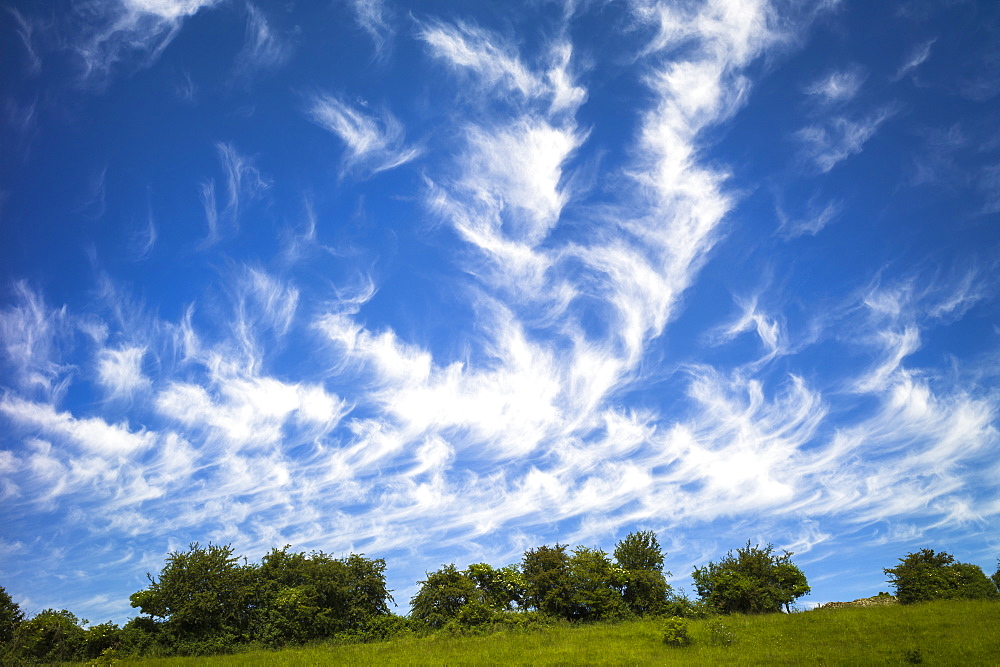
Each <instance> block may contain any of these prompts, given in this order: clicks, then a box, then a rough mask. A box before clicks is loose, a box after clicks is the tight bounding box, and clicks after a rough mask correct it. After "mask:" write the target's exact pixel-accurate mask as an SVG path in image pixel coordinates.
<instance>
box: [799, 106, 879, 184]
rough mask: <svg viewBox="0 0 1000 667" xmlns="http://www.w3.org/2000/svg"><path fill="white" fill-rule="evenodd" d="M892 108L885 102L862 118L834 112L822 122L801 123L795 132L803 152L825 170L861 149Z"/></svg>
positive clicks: (820, 168) (822, 170) (819, 167)
mask: <svg viewBox="0 0 1000 667" xmlns="http://www.w3.org/2000/svg"><path fill="white" fill-rule="evenodd" d="M895 112H896V109H895V108H894V107H892V106H887V107H883V108H882V109H879V110H878V111H876V112H875V113H873V114H870V115H868V116H867V117H865V118H859V119H849V118H847V117H845V116H837V117H834V118H832V119H830V120H829V121H827V122H825V123H822V124H818V125H809V126H807V127H804V128H802V129H801V130H799V131H798V132H796V134H795V136H796V138H797V139H798V140H799V141H800V142H801V143H802V144H803V152H804V154H805V156H806V157H807V158H808V159H809V160H811V161H812V162H814V163H815V165H816V167H817V168H818V169H819V170H820V171H821V172H823V173H826V172H828V171H830V170H831V169H833V168H834V167H835V166H837V165H838V164H839V163H841V162H843V161H844V160H846V159H847V158H849V157H851V156H852V155H856V154H858V153H860V152H861V151H862V149H863V148H864V146H865V144H866V143H867V142H868V141H869V140H870V139H871V138H872V137H873V136H875V133H876V132H878V129H879V128H880V127H881V126H882V124H883V123H885V122H886V121H887V120H889V119H890V118H891V117H892V116H893V115H894V114H895Z"/></svg>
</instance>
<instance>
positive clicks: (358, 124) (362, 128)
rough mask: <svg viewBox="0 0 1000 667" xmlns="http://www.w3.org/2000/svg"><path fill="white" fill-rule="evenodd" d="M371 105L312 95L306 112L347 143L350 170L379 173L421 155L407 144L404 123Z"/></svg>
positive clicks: (346, 151)
mask: <svg viewBox="0 0 1000 667" xmlns="http://www.w3.org/2000/svg"><path fill="white" fill-rule="evenodd" d="M366 107H367V105H361V106H360V107H358V106H353V105H350V104H348V103H346V102H345V101H343V100H341V99H340V98H338V97H335V96H333V95H329V94H322V93H317V94H315V95H312V96H310V98H309V101H308V105H307V109H306V113H307V115H308V116H309V118H310V119H311V120H312V121H313V122H314V123H316V124H317V125H319V126H320V127H322V128H323V129H324V130H327V131H328V132H331V133H332V134H334V135H336V136H337V137H338V138H339V139H340V140H341V141H342V142H343V144H344V148H345V154H344V158H343V165H344V169H345V170H346V171H354V170H357V171H360V172H362V173H365V174H376V173H378V172H381V171H386V170H389V169H394V168H396V167H399V166H401V165H403V164H406V163H407V162H410V161H411V160H414V159H416V158H417V157H419V156H420V149H419V148H415V147H410V146H406V145H405V144H404V133H403V126H402V125H401V124H400V122H399V121H398V120H397V119H396V118H395V116H393V115H392V114H391V113H389V112H388V111H382V112H380V113H379V112H375V113H373V112H371V111H369V110H368V109H367V108H366Z"/></svg>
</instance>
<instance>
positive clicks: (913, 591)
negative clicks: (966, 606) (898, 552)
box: [884, 549, 1000, 604]
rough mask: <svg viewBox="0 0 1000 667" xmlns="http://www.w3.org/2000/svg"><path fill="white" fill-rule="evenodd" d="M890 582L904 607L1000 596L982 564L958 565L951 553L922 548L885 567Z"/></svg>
mask: <svg viewBox="0 0 1000 667" xmlns="http://www.w3.org/2000/svg"><path fill="white" fill-rule="evenodd" d="M884 572H885V573H886V575H888V577H889V583H890V584H891V585H892V586H894V587H895V588H896V597H897V598H898V599H899V601H900V602H901V603H902V604H910V603H913V602H926V601H928V600H939V599H953V598H965V599H988V598H997V597H1000V592H998V591H997V585H996V584H995V583H994V582H992V581H990V579H989V578H988V577H987V576H986V574H985V573H984V572H983V570H982V568H980V567H979V566H978V565H971V564H969V563H958V562H956V561H955V557H954V556H952V555H951V554H949V553H947V552H944V551H940V552H936V551H934V550H933V549H921V550H920V551H916V552H913V553H909V554H906V556H904V557H903V558H900V559H899V565H897V566H896V567H889V568H885V570H884Z"/></svg>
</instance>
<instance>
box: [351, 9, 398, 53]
mask: <svg viewBox="0 0 1000 667" xmlns="http://www.w3.org/2000/svg"><path fill="white" fill-rule="evenodd" d="M350 4H351V9H353V10H354V16H355V19H356V20H357V22H358V25H359V26H361V29H362V30H364V31H365V32H366V33H368V36H369V37H371V38H372V42H374V44H375V54H376V56H377V57H379V58H385V57H386V56H387V54H388V53H389V51H390V46H391V44H392V39H393V37H394V36H395V32H396V31H395V29H394V28H393V26H392V11H391V10H390V9H389V7H387V6H386V4H385V2H384V1H383V0H350Z"/></svg>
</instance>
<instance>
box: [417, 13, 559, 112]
mask: <svg viewBox="0 0 1000 667" xmlns="http://www.w3.org/2000/svg"><path fill="white" fill-rule="evenodd" d="M418 36H419V37H420V39H422V40H424V42H426V43H427V45H428V47H429V48H430V51H431V54H432V55H434V56H435V57H438V58H441V59H442V60H444V61H445V62H446V63H448V65H449V66H450V67H451V68H452V69H454V70H455V71H458V72H462V71H469V72H470V73H472V74H474V76H475V78H474V79H473V80H474V81H475V82H476V84H477V87H479V86H487V87H494V86H497V87H500V88H502V89H504V90H506V91H508V92H517V93H520V94H521V95H522V96H524V97H528V96H531V95H534V94H536V93H537V91H538V88H539V81H538V79H537V77H535V76H534V75H533V74H531V73H530V72H529V71H528V70H527V68H526V67H525V66H524V64H523V63H522V62H521V61H520V59H519V58H518V57H517V56H516V54H514V53H513V50H512V49H511V47H509V46H507V45H506V44H504V43H503V40H500V39H498V37H497V36H496V35H494V34H491V33H489V32H487V31H485V30H483V29H482V28H479V27H477V26H472V25H468V24H465V23H456V24H453V25H448V24H443V23H430V24H428V25H426V26H423V27H422V28H421V30H420V31H419V33H418Z"/></svg>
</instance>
